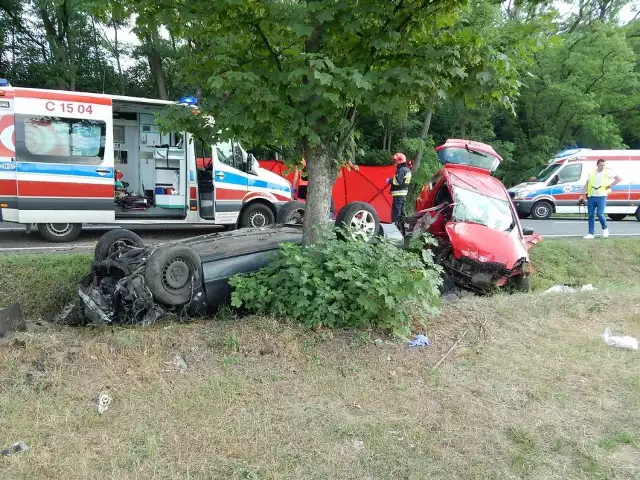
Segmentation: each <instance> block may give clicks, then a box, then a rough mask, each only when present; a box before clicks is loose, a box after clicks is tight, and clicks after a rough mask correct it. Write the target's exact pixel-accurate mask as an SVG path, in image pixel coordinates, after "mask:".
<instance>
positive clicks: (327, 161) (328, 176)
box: [302, 148, 337, 245]
mask: <svg viewBox="0 0 640 480" xmlns="http://www.w3.org/2000/svg"><path fill="white" fill-rule="evenodd" d="M306 162H307V171H308V172H309V186H308V190H307V202H306V208H305V212H304V229H303V235H302V243H303V244H304V245H311V244H313V243H315V242H316V241H317V240H318V238H319V233H320V232H319V231H318V230H317V228H316V227H318V226H322V225H324V224H326V223H327V219H328V218H329V209H330V207H331V193H332V190H333V182H334V181H335V178H336V174H337V166H336V163H335V161H334V159H333V158H331V156H330V155H329V153H328V152H327V150H325V149H322V150H321V149H319V148H317V149H313V150H311V151H308V152H307V155H306Z"/></svg>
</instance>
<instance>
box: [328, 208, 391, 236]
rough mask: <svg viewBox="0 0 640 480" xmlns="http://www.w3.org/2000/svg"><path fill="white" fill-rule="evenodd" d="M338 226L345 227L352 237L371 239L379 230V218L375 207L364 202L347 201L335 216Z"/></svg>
mask: <svg viewBox="0 0 640 480" xmlns="http://www.w3.org/2000/svg"><path fill="white" fill-rule="evenodd" d="M335 225H336V227H338V228H345V227H346V228H347V230H348V231H349V232H350V233H351V237H352V238H353V239H359V240H365V241H367V242H368V241H369V240H371V239H372V238H373V237H374V236H375V235H377V234H379V232H380V218H379V217H378V212H376V210H375V208H373V207H372V206H371V205H369V204H368V203H365V202H351V203H347V204H346V205H345V206H344V207H343V208H342V210H340V212H338V215H337V217H336V222H335Z"/></svg>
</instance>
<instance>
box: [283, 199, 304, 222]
mask: <svg viewBox="0 0 640 480" xmlns="http://www.w3.org/2000/svg"><path fill="white" fill-rule="evenodd" d="M304 209H305V204H304V202H300V201H298V200H293V201H291V202H287V203H285V204H284V205H282V207H280V210H279V211H278V219H277V223H278V224H280V225H283V224H285V223H294V224H296V225H301V224H302V221H303V220H304Z"/></svg>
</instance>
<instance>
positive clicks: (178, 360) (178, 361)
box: [171, 355, 187, 373]
mask: <svg viewBox="0 0 640 480" xmlns="http://www.w3.org/2000/svg"><path fill="white" fill-rule="evenodd" d="M171 365H173V366H174V367H175V368H176V370H178V372H179V373H185V372H186V371H187V362H185V361H184V358H182V357H181V356H180V355H176V356H175V357H173V360H172V361H171Z"/></svg>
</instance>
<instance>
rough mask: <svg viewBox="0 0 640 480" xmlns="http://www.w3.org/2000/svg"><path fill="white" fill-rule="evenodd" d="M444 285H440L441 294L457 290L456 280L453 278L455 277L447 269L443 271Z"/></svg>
mask: <svg viewBox="0 0 640 480" xmlns="http://www.w3.org/2000/svg"><path fill="white" fill-rule="evenodd" d="M441 276H442V285H440V286H439V287H438V290H440V295H441V296H444V295H447V294H448V293H452V292H455V290H456V282H455V281H454V280H453V277H452V276H451V275H450V274H449V272H447V271H446V270H443V271H442V275H441Z"/></svg>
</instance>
